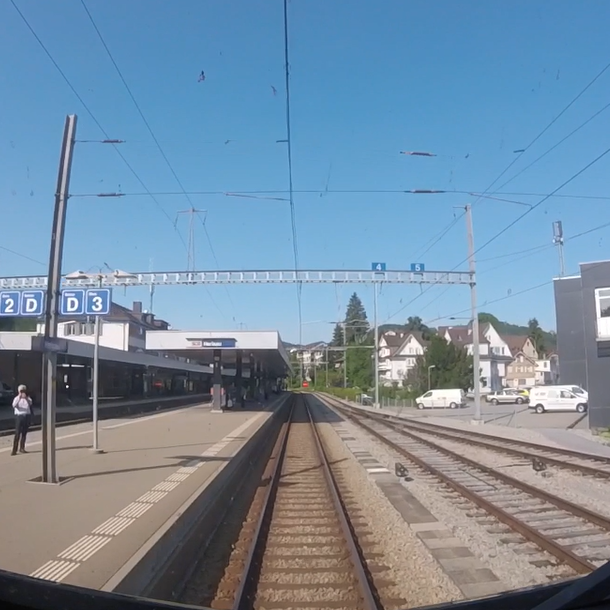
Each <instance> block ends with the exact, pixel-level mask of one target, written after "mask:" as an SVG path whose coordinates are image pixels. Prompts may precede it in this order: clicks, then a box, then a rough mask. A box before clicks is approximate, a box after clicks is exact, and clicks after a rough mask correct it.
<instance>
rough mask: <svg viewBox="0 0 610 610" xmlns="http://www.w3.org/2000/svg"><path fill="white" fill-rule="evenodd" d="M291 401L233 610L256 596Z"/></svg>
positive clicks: (246, 609) (243, 608)
mask: <svg viewBox="0 0 610 610" xmlns="http://www.w3.org/2000/svg"><path fill="white" fill-rule="evenodd" d="M291 400H292V404H291V405H290V411H289V413H288V418H287V420H286V422H285V423H284V424H283V425H282V429H281V431H280V435H279V438H278V440H277V442H276V447H278V450H277V451H276V452H274V454H275V464H274V466H273V471H272V473H271V479H270V481H269V485H268V487H267V491H266V493H265V496H264V499H263V508H262V510H261V513H260V515H259V518H258V521H257V522H256V527H255V529H254V535H253V537H252V542H251V544H250V548H249V549H248V554H247V555H246V559H245V561H244V569H243V573H242V578H241V581H240V583H239V587H238V588H237V592H236V593H235V600H234V603H233V610H250V608H251V607H252V605H253V602H254V599H253V596H254V595H255V594H256V592H255V591H252V580H253V576H254V571H255V569H256V568H257V566H256V562H255V558H256V552H257V550H258V547H259V544H260V538H261V533H262V531H263V526H264V524H265V521H266V519H267V517H268V516H269V515H270V513H271V511H272V510H273V498H274V497H275V495H276V493H277V488H278V485H279V482H280V477H281V474H282V466H283V464H284V457H285V455H286V446H287V444H288V434H289V432H290V425H291V421H292V414H293V413H294V408H295V403H296V396H294V395H293V397H292V399H291ZM272 459H273V458H272Z"/></svg>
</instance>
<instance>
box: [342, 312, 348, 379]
mask: <svg viewBox="0 0 610 610" xmlns="http://www.w3.org/2000/svg"><path fill="white" fill-rule="evenodd" d="M343 388H344V389H345V388H347V322H344V323H343Z"/></svg>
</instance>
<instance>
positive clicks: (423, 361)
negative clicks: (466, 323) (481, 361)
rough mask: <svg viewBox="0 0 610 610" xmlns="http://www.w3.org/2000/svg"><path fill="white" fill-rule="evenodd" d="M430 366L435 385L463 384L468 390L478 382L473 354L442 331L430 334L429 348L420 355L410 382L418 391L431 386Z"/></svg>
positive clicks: (451, 385)
mask: <svg viewBox="0 0 610 610" xmlns="http://www.w3.org/2000/svg"><path fill="white" fill-rule="evenodd" d="M430 367H432V368H430ZM428 370H429V371H430V382H431V383H430V387H431V388H432V389H434V388H460V389H462V390H464V391H467V390H469V389H470V388H472V387H473V385H474V384H473V374H472V356H469V355H468V353H467V351H466V350H465V349H464V348H462V347H458V346H456V345H455V344H454V343H449V342H447V341H445V339H443V338H442V337H439V336H438V335H432V337H430V344H429V345H428V349H427V350H426V352H425V353H424V355H423V356H418V357H417V360H416V364H415V368H414V369H413V371H412V374H411V376H410V377H409V380H408V383H410V384H411V385H412V386H413V388H414V389H416V390H417V391H418V392H421V393H424V392H426V391H427V390H428Z"/></svg>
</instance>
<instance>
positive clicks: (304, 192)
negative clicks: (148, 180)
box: [70, 189, 610, 205]
mask: <svg viewBox="0 0 610 610" xmlns="http://www.w3.org/2000/svg"><path fill="white" fill-rule="evenodd" d="M292 192H293V194H295V195H319V194H320V189H293V191H292ZM288 193H290V191H289V190H286V189H267V190H247V191H238V190H230V191H204V190H196V191H187V194H188V195H192V196H206V197H214V196H221V197H246V198H251V199H267V200H269V201H282V202H284V201H289V199H284V198H279V197H278V198H275V197H263V196H262V195H272V194H277V195H286V194H288ZM152 194H153V195H154V196H156V197H175V196H176V195H182V194H183V193H182V191H155V192H153V193H152ZM324 194H325V195H326V194H330V195H422V194H435V195H468V196H470V197H479V196H481V197H484V198H487V199H497V200H499V201H502V199H500V198H498V197H495V196H491V195H485V194H482V193H480V192H478V191H477V190H476V189H473V190H469V191H444V190H433V191H431V190H421V189H419V190H418V189H411V190H405V189H329V190H325V191H324ZM256 195H260V196H259V197H256ZM494 195H513V196H518V197H547V196H548V197H550V198H557V199H583V200H594V201H610V195H584V194H561V193H554V194H550V193H530V192H516V191H511V192H500V191H496V192H494ZM149 196H150V195H149V193H148V192H141V193H138V192H133V193H71V194H70V198H71V199H75V198H83V199H87V198H97V197H149ZM508 203H520V204H522V205H530V204H528V203H526V202H523V201H508Z"/></svg>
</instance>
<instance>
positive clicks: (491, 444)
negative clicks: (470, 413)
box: [337, 403, 610, 479]
mask: <svg viewBox="0 0 610 610" xmlns="http://www.w3.org/2000/svg"><path fill="white" fill-rule="evenodd" d="M337 404H340V405H341V408H344V409H350V407H349V406H347V405H344V404H343V403H337ZM351 410H352V412H354V413H356V412H357V413H358V416H359V417H364V418H367V419H371V420H379V421H388V422H391V423H393V424H394V425H397V426H400V427H403V428H404V429H405V430H412V431H414V432H418V433H425V434H427V435H429V436H430V437H437V438H445V439H447V440H451V441H455V442H458V443H463V444H465V445H469V446H477V447H481V448H483V449H488V450H490V451H494V452H496V453H503V454H505V455H511V456H513V457H518V458H522V459H525V460H530V461H531V459H532V458H534V457H538V458H539V459H541V460H542V461H543V462H545V463H547V464H550V465H553V466H556V467H558V468H563V469H565V470H572V471H574V472H579V473H581V474H583V475H586V476H593V477H597V478H600V479H610V458H608V457H604V456H597V455H592V454H589V453H582V452H580V451H573V450H571V449H563V448H559V447H548V446H546V445H540V444H538V443H530V442H527V441H519V440H514V439H507V438H504V437H501V436H494V435H490V434H484V433H481V432H474V431H470V430H456V429H455V428H451V427H449V426H442V425H440V424H430V423H425V422H419V421H418V422H415V421H405V419H404V418H399V417H394V416H392V415H386V414H376V413H369V412H366V411H355V410H354V409H351Z"/></svg>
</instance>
